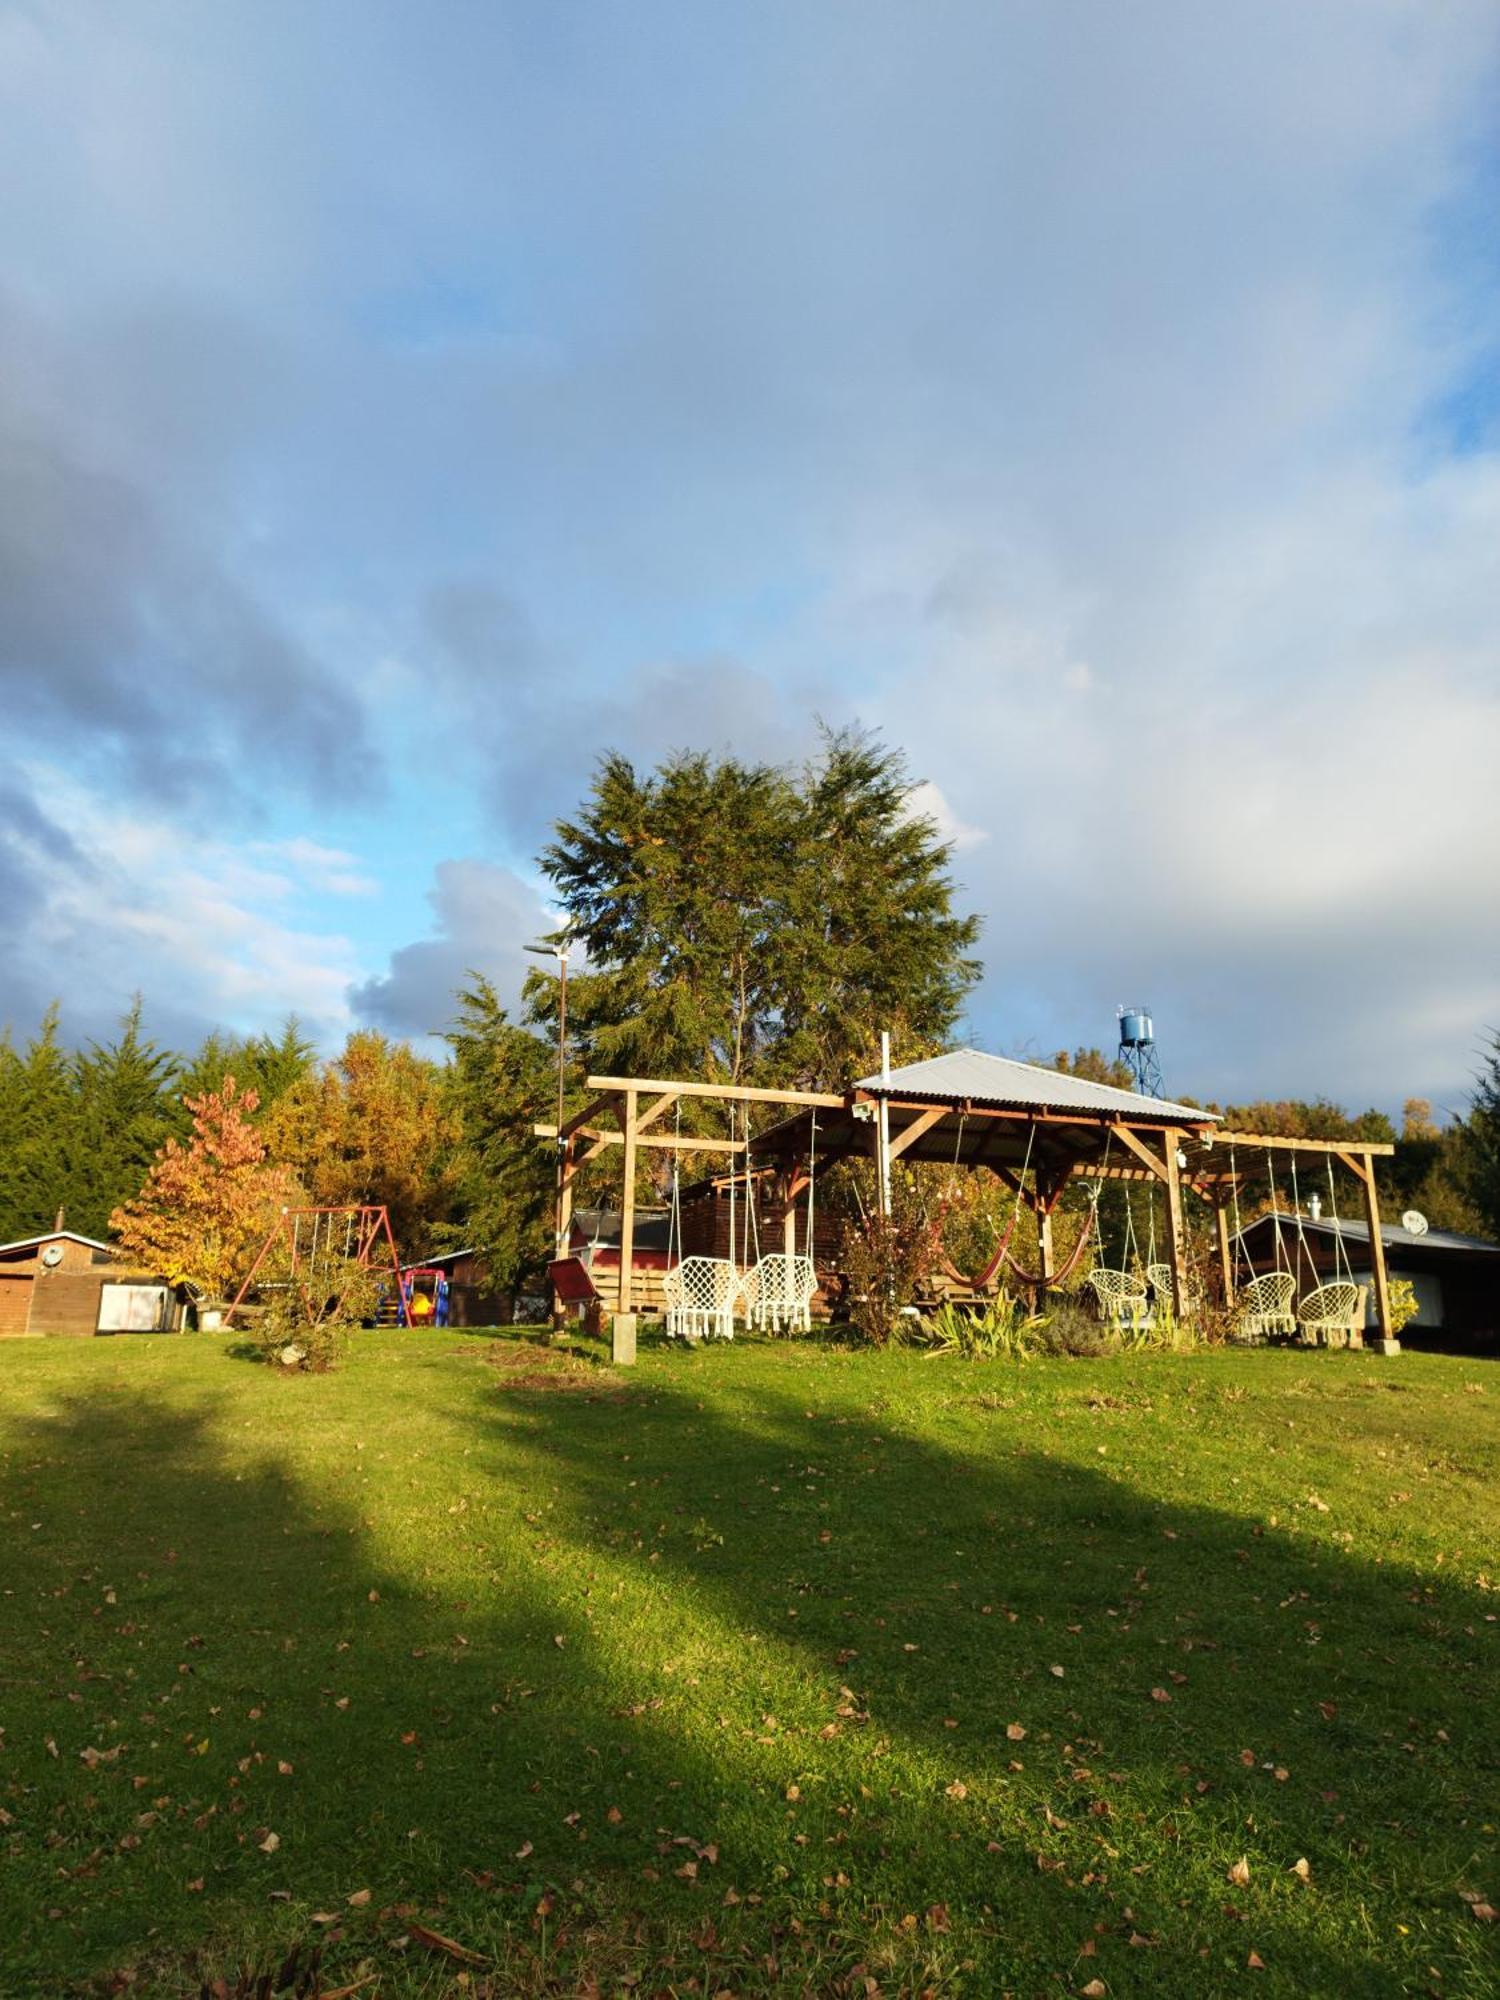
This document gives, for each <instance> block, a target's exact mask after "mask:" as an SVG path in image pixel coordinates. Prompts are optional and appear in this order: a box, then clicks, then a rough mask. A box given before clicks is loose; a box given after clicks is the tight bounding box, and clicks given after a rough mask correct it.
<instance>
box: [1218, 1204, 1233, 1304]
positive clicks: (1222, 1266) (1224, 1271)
mask: <svg viewBox="0 0 1500 2000" xmlns="http://www.w3.org/2000/svg"><path fill="white" fill-rule="evenodd" d="M1214 1237H1215V1239H1216V1241H1217V1242H1218V1246H1219V1276H1220V1277H1221V1278H1222V1279H1223V1281H1224V1303H1225V1305H1226V1306H1228V1305H1232V1304H1233V1302H1234V1258H1233V1256H1232V1255H1231V1254H1230V1249H1229V1211H1228V1209H1226V1208H1225V1206H1224V1204H1223V1202H1222V1201H1216V1202H1215V1203H1214Z"/></svg>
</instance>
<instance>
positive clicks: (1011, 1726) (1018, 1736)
mask: <svg viewBox="0 0 1500 2000" xmlns="http://www.w3.org/2000/svg"><path fill="white" fill-rule="evenodd" d="M1005 1733H1006V1735H1007V1736H1008V1737H1009V1738H1010V1740H1011V1742H1012V1743H1023V1742H1024V1741H1025V1740H1026V1731H1025V1729H1024V1728H1023V1727H1022V1725H1021V1724H1020V1723H1019V1722H1007V1723H1006V1725H1005Z"/></svg>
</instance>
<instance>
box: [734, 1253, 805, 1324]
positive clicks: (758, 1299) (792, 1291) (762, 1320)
mask: <svg viewBox="0 0 1500 2000" xmlns="http://www.w3.org/2000/svg"><path fill="white" fill-rule="evenodd" d="M817 1290H818V1273H817V1270H816V1268H815V1266H814V1264H813V1260H812V1258H811V1257H794V1256H789V1255H787V1254H785V1253H784V1252H781V1251H778V1252H776V1253H774V1254H773V1255H771V1256H769V1257H762V1258H761V1259H760V1261H759V1262H758V1263H757V1264H755V1265H753V1266H752V1267H751V1269H750V1270H749V1271H747V1272H746V1274H745V1291H744V1298H745V1318H746V1320H747V1321H748V1322H749V1324H750V1325H751V1326H753V1327H759V1328H761V1329H762V1330H763V1331H766V1332H770V1333H810V1332H811V1331H812V1302H813V1299H814V1298H815V1297H816V1295H817Z"/></svg>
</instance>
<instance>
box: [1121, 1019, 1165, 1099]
mask: <svg viewBox="0 0 1500 2000" xmlns="http://www.w3.org/2000/svg"><path fill="white" fill-rule="evenodd" d="M1117 1011H1118V1014H1119V1017H1120V1061H1121V1062H1122V1063H1124V1065H1125V1067H1126V1068H1127V1069H1128V1070H1129V1071H1130V1073H1131V1075H1132V1076H1133V1077H1134V1078H1135V1087H1136V1089H1137V1090H1138V1091H1139V1092H1140V1093H1141V1095H1142V1097H1161V1096H1163V1095H1164V1094H1165V1093H1164V1092H1163V1089H1162V1080H1161V1057H1160V1056H1159V1055H1158V1054H1157V1053H1156V1028H1155V1026H1154V1024H1153V1022H1152V1019H1151V1009H1150V1008H1149V1007H1121V1008H1119V1009H1118V1010H1117Z"/></svg>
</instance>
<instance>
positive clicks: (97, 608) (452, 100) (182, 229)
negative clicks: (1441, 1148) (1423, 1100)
mask: <svg viewBox="0 0 1500 2000" xmlns="http://www.w3.org/2000/svg"><path fill="white" fill-rule="evenodd" d="M1497 56H1500V20H1497V17H1496V15H1495V11H1494V8H1493V6H1492V5H1490V4H1488V0H1486V3H1485V4H1479V0H1472V3H1471V0H1452V4H1449V5H1446V6H1444V7H1443V8H1441V9H1434V8H1432V7H1431V6H1430V5H1424V4H1404V0H1348V4H1339V0H1332V4H1329V5H1327V6H1324V7H1320V8H1318V9H1315V10H1309V9H1307V8H1305V7H1300V6H1293V5H1290V4H1286V5H1278V4H1258V5H1255V6H1250V5H1244V6H1228V7H1217V8H1203V7H1200V6H1196V5H1187V4H1179V5H1155V4H1143V5H1142V6H1139V7H1134V8H1131V9H1129V10H1106V9H1099V8H1095V7H1084V6H1081V5H1073V4H1069V0H1061V4H1058V5H1055V6H1049V7H1046V8H1037V7H1030V6H1009V5H1005V4H1001V3H1000V0H984V3H983V4H973V5H970V4H960V0H924V4H923V5H921V6H917V5H906V6H901V7H898V6H891V5H884V4H866V5H862V6H860V7H858V8H851V7H847V6H843V5H835V4H833V0H828V4H808V0H799V4H796V5H786V6H778V5H774V4H769V0H760V3H759V4H756V5H754V6H735V5H731V4H727V0H726V4H724V5H721V6H715V7H711V8H705V7H702V6H700V5H696V4H688V0H683V3H682V4H679V5H671V6H667V5H653V4H642V0H635V4H632V5H630V6H628V7H627V6H623V5H603V4H600V5H591V6H584V5H573V4H567V0H549V4H546V5H542V4H535V5H531V6H506V5H483V6H480V5H474V6H469V5H457V4H438V5H435V6H433V7H427V8H422V9H417V8H414V7H406V6H401V7H398V6H391V5H382V4H376V0H362V4H357V5H355V4H350V5H337V4H320V5H319V6H318V7H316V8H307V7H305V6H301V5H291V4H282V0H269V3H268V0H260V4H257V5H254V6H240V5H235V4H232V0H217V4H215V5H214V6H213V7H210V8H203V7H196V6H188V5H171V4H158V5H147V4H140V0H122V4H119V5H116V6H113V7H111V8H109V9H107V10H99V9H97V8H94V7H85V6H80V5H50V4H44V3H43V0H32V4H22V5H15V6H10V7H8V8H0V186H3V188H4V189H5V194H6V198H5V200H4V201H3V203H0V352H3V354H4V356H5V366H4V368H3V370H0V688H3V692H4V696H5V714H6V717H7V722H8V724H9V725H10V726H9V729H8V732H7V746H6V755H5V763H4V765H3V767H0V916H3V917H4V919H5V922H6V936H7V940H8V943H9V944H10V946H11V948H10V949H9V950H8V953H7V960H6V963H5V965H4V966H3V968H0V1018H8V1019H11V1020H13V1021H14V1022H15V1024H16V1026H17V1028H18V1029H19V1030H20V1031H22V1032H25V1031H26V1030H27V1029H28V1028H29V1027H30V1026H31V1025H32V1024H33V1022H34V1021H35V1019H36V1016H37V1014H38V1013H39V1011H40V1009H41V1007H42V1006H43V1005H44V1004H45V1002H46V1001H47V999H48V998H49V997H51V996H52V995H54V994H56V995H58V996H60V997H61V999H62V1001H63V1004H64V1014H65V1021H66V1023H67V1025H68V1027H69V1029H70V1031H71V1032H72V1033H73V1034H75V1035H80V1036H81V1035H86V1034H91V1033H97V1032H99V1031H100V1030H101V1029H102V1028H103V1027H104V1026H105V1025H106V1024H107V1022H108V1020H109V1019H110V1018H111V1017H112V1016H113V1015H114V1014H116V1013H117V1012H118V1011H119V1009H120V1007H121V1006H122V1005H123V1004H124V1002H125V1001H126V999H127V998H128V996H129V994H130V993H131V992H132V991H133V990H135V989H137V988H139V989H140V990H141V991H142V992H143V993H144V995H145V998H146V1004H147V1010H148V1015H149V1018H150V1020H151V1021H152V1023H153V1025H154V1026H155V1027H156V1029H157V1031H158V1032H159V1033H160V1034H162V1035H164V1036H166V1037H169V1038H172V1037H179V1036H191V1035H195V1034H197V1033H199V1032H201V1031H202V1029H203V1028H204V1027H206V1026H207V1025H209V1024H211V1023H216V1022H220V1023H226V1024H230V1025H233V1026H236V1027H253V1026H258V1025H261V1024H264V1023H266V1022H268V1021H271V1020H274V1019H275V1018H277V1017H279V1016H280V1015H281V1014H283V1013H284V1012H285V1011H287V1010H288V1009H291V1008H294V1009H296V1010H297V1011H298V1012H300V1013H301V1014H302V1015H304V1017H305V1018H306V1019H307V1020H308V1021H309V1022H310V1023H311V1024H312V1025H313V1027H314V1028H315V1031H316V1032H317V1033H318V1035H319V1036H320V1037H321V1038H323V1039H324V1040H325V1041H327V1042H330V1043H331V1042H332V1041H334V1040H336V1039H337V1038H338V1037H339V1036H340V1035H342V1033H343V1032H344V1031H345V1029H346V1028H347V1027H349V1026H350V1025H353V1024H357V1023H361V1022H367V1023H372V1024H374V1025H378V1026H381V1027H383V1028H385V1029H387V1030H389V1031H392V1032H397V1033H403V1034H410V1035H413V1036H421V1035H424V1034H427V1033H430V1032H431V1031H433V1030H436V1029H440V1028H441V1027H442V1025H443V1024H444V1022H445V1020H446V1019H447V1018H448V1011H449V996H450V994H451V992H452V989H453V986H454V984H455V983H456V982H457V980H458V979H459V978H460V977H461V976H462V974H463V971H464V970H465V968H467V967H468V966H471V965H473V966H479V967H482V968H483V969H485V970H486V971H489V972H491V973H492V974H493V975H494V976H495V977H496V978H497V980H498V981H499V983H500V984H501V986H502V987H503V988H506V989H507V990H510V989H513V988H514V985H515V983H516V980H517V978H518V973H519V966H520V962H521V959H520V948H521V946H522V944H523V943H524V942H525V941H526V939H527V938H529V937H531V936H533V935H535V932H536V930H537V929H538V928H539V927H540V926H541V925H542V924H543V923H544V922H545V921H546V912H545V903H544V897H543V893H542V885H541V884H540V883H539V881H538V879H537V876H536V873H535V868H534V856H535V854H536V852H537V850H538V848H539V846H540V845H541V843H542V842H543V840H544V839H545V837H546V833H547V828H548V826H549V823H550V821H551V820H552V818H553V817H555V815H556V814H557V813H559V812H560V811H564V810H566V809H567V808H568V807H569V806H570V805H571V804H572V803H573V802H574V801H575V800H576V798H577V797H578V795H579V792H580V790H581V788H582V787H583V785H584V784H585V783H586V782H587V776H588V772H589V769H590V767H591V764H592V762H593V760H594V758H595V757H596V756H597V755H598V753H599V752H600V751H601V750H603V749H605V748H607V747H617V748H620V749H623V750H624V751H626V752H627V753H628V754H630V755H632V756H634V757H636V758H638V759H641V760H645V761H650V760H653V759H655V758H656V757H657V756H659V755H661V754H664V753H666V752H668V751H670V750H672V749H675V748H681V747H688V746H693V747H699V746H701V747H706V748H711V749H730V748H733V749H736V750H738V751H740V752H741V753H742V754H749V755H765V756H777V757H795V756H800V755H802V754H803V753H805V752H806V751H807V750H808V749H809V748H810V746H811V744H812V742H813V740H814V734H815V721H814V718H815V717H816V716H818V715H821V716H823V717H825V718H827V719H828V720H829V721H831V722H834V723H841V722H848V721H859V722H862V723H864V724H866V725H868V726H871V727H875V728H879V729H881V730H882V731H884V733H885V734H886V736H887V737H888V739H889V740H890V741H892V742H893V743H896V744H899V745H900V746H902V747H903V748H904V749H905V750H906V751H907V753H908V755H909V757H910V760H911V766H912V770H913V774H914V775H915V776H916V777H919V778H922V779H925V780H927V781H928V782H929V785H930V786H931V787H932V789H929V790H928V791H926V792H924V793H923V794H922V800H923V803H925V804H926V805H927V806H928V807H929V809H931V810H932V811H933V812H934V813H935V814H936V815H937V816H938V817H939V819H940V821H941V823H942V824H943V825H944V826H945V828H947V829H948V830H949V831H950V832H951V834H952V836H953V837H954V839H955V842H956V845H955V854H954V861H955V869H956V872H957V874H958V876H959V878H960V880H961V882H962V883H963V885H964V896H965V900H966V902H967V903H968V904H969V905H970V906H972V907H974V908H976V909H978V910H979V912H980V913H981V914H982V916H983V917H984V920H985V938H984V946H983V955H984V958H985V961H986V967H987V970H986V977H985V981H984V984H983V987H982V988H981V990H980V991H979V993H978V994H977V995H976V996H975V998H974V1001H973V1004H972V1006H971V1010H970V1017H969V1021H968V1023H967V1031H968V1033H969V1035H970V1036H971V1038H972V1039H974V1040H976V1041H978V1042H981V1043H983V1044H984V1045H986V1046H989V1047H992V1048H996V1049H1001V1050H1006V1051H1017V1052H1025V1051H1027V1050H1031V1051H1035V1052H1048V1051H1050V1050H1052V1049H1054V1048H1056V1047H1060V1046H1063V1045H1064V1044H1067V1045H1074V1044H1076V1043H1079V1042H1082V1041H1104V1040H1107V1039H1108V1037H1109V1035H1110V1032H1111V1028H1112V1022H1113V1015H1114V1009H1115V1005H1116V1003H1117V1002H1119V1001H1121V1000H1126V999H1132V1000H1134V999H1145V1000H1147V1001H1149V1002H1150V1003H1151V1004H1152V1005H1153V1006H1154V1008H1155V1010H1156V1014H1157V1019H1158V1023H1159V1027H1160V1031H1161V1034H1162V1037H1163V1054H1164V1061H1165V1064H1166V1069H1167V1075H1168V1081H1169V1083H1170V1084H1172V1085H1174V1086H1175V1087H1178V1088H1181V1089H1184V1090H1186V1089H1194V1090H1198V1091H1202V1092H1208V1093H1212V1094H1215V1095H1220V1096H1245V1095H1248V1094H1251V1093H1268V1094H1280V1093H1282V1092H1292V1091H1297V1092H1312V1091H1319V1090H1322V1091H1327V1092H1329V1093H1330V1094H1333V1095H1335V1096H1338V1097H1342V1098H1346V1099H1349V1100H1351V1101H1355V1102H1358V1103H1360V1104H1363V1103H1367V1102H1376V1103H1380V1104H1383V1105H1386V1106H1399V1103H1400V1100H1401V1099H1402V1098H1403V1097H1404V1096H1406V1095H1407V1094H1408V1093H1410V1092H1422V1093H1426V1094H1430V1095H1431V1096H1433V1097H1434V1098H1435V1099H1436V1100H1437V1101H1438V1102H1439V1103H1440V1104H1449V1105H1451V1104H1455V1103H1457V1102H1459V1101H1460V1099H1461V1097H1462V1094H1463V1091H1464V1089H1465V1086H1466V1079H1467V1077H1468V1075H1469V1072H1470V1070H1471V1068H1472V1066H1473V1062H1474V1054H1475V1050H1476V1049H1477V1046H1478V1044H1479V1041H1480V1039H1481V1035H1482V1032H1483V1030H1484V1028H1485V1027H1486V1025H1487V1024H1493V1023H1496V1022H1500V924H1497V923H1496V914H1497V902H1500V899H1497V893H1496V887H1495V885H1496V881H1497V879H1500V868H1497V864H1500V803H1497V799H1500V792H1497V787H1496V785H1495V782H1494V775H1493V774H1494V770H1495V767H1496V764H1497V760H1500V576H1497V551H1500V424H1497V409H1500V393H1497V386H1496V384H1497V352H1500V346H1497V337H1496V326H1497V318H1496V309H1497V304H1500V272H1497V267H1496V255H1497V253H1496V250H1495V241H1496V239H1495V233H1494V226H1493V218H1494V200H1495V195H1496V190H1497V187H1500V167H1497V160H1500V153H1497V132H1496V123H1495V118H1496V110H1495V107H1496V105H1497V103H1500V95H1497V90H1496V85H1497V81H1500V76H1497V71H1500V62H1497Z"/></svg>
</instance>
